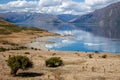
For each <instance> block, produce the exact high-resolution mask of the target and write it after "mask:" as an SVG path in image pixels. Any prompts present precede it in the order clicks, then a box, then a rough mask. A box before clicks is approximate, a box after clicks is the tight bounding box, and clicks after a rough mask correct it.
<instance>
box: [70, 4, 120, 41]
mask: <svg viewBox="0 0 120 80" xmlns="http://www.w3.org/2000/svg"><path fill="white" fill-rule="evenodd" d="M69 22H71V23H77V25H76V26H78V27H80V26H79V25H78V24H89V25H90V24H95V25H96V27H89V29H90V30H91V32H92V33H94V34H95V35H100V36H105V37H109V38H119V39H120V35H119V34H120V32H119V30H120V2H117V3H113V4H111V5H109V6H107V7H105V8H102V9H99V10H95V11H94V12H92V13H89V14H86V15H83V16H80V17H77V18H74V19H72V20H70V21H69ZM86 26H87V25H86ZM87 27H88V26H87Z"/></svg>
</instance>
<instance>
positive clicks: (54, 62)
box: [45, 57, 63, 67]
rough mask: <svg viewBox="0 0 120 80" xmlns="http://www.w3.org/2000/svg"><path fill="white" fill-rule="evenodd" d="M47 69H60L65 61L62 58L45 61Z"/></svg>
mask: <svg viewBox="0 0 120 80" xmlns="http://www.w3.org/2000/svg"><path fill="white" fill-rule="evenodd" d="M45 63H46V66H47V67H58V66H61V65H63V60H61V58H60V57H51V58H49V59H47V60H46V61H45Z"/></svg>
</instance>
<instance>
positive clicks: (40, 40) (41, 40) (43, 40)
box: [26, 36, 120, 54]
mask: <svg viewBox="0 0 120 80" xmlns="http://www.w3.org/2000/svg"><path fill="white" fill-rule="evenodd" d="M61 37H66V36H44V37H36V38H35V39H32V41H31V42H29V43H27V44H26V46H27V47H29V48H31V47H33V48H36V49H41V50H47V51H48V50H50V51H58V52H80V53H108V54H120V53H112V52H99V51H94V52H87V51H62V50H51V49H49V48H47V47H46V45H47V44H54V43H55V42H52V41H51V39H52V38H61ZM68 38H70V37H68ZM36 44H37V45H38V44H39V46H37V45H36Z"/></svg>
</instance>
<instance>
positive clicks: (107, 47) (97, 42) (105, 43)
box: [46, 25, 120, 53]
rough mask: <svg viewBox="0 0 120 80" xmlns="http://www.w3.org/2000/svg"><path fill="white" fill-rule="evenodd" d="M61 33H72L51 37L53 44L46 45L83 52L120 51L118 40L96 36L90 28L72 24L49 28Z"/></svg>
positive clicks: (56, 48) (50, 47)
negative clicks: (63, 36)
mask: <svg viewBox="0 0 120 80" xmlns="http://www.w3.org/2000/svg"><path fill="white" fill-rule="evenodd" d="M49 31H51V32H54V33H59V34H61V35H72V36H73V37H71V38H52V39H51V41H54V42H55V43H54V44H47V45H46V47H47V48H49V49H52V50H60V51H83V52H84V51H85V52H95V51H99V52H112V53H120V40H119V39H114V38H107V37H102V36H98V35H96V34H95V33H92V32H91V30H90V29H88V28H86V29H84V30H83V29H81V28H77V27H76V26H73V25H62V26H60V27H59V29H57V30H49Z"/></svg>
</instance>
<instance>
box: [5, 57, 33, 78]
mask: <svg viewBox="0 0 120 80" xmlns="http://www.w3.org/2000/svg"><path fill="white" fill-rule="evenodd" d="M7 62H8V64H7V65H8V66H9V67H10V68H11V75H13V76H16V73H17V71H18V70H19V69H22V70H26V69H28V68H32V67H33V63H32V62H31V61H30V60H29V58H28V57H26V56H13V57H9V59H8V60H7Z"/></svg>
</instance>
